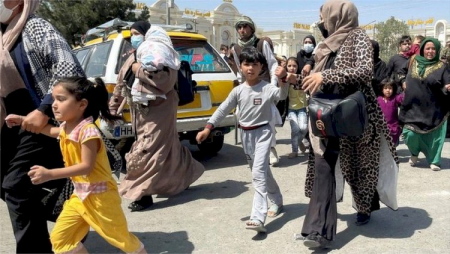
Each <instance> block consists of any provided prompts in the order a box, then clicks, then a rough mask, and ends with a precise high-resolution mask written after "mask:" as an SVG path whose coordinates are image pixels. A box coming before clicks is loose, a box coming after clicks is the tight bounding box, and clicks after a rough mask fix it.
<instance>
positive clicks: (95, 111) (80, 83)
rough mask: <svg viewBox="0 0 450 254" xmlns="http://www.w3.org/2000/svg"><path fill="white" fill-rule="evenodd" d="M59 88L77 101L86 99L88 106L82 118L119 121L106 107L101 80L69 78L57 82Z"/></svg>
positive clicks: (104, 92)
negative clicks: (62, 88)
mask: <svg viewBox="0 0 450 254" xmlns="http://www.w3.org/2000/svg"><path fill="white" fill-rule="evenodd" d="M57 85H59V86H62V87H64V89H66V90H67V91H68V92H69V93H70V94H72V95H73V96H75V99H76V100H77V101H81V100H82V99H86V100H87V102H88V105H87V107H86V110H85V111H84V114H83V116H84V118H88V117H90V116H92V118H94V120H96V119H97V118H99V117H101V118H102V119H104V120H106V121H109V122H112V121H114V120H118V119H121V118H120V117H119V116H113V115H111V113H110V112H109V107H108V100H109V96H108V91H107V90H106V86H105V83H104V82H103V80H102V79H101V78H95V81H94V82H93V81H91V80H89V79H87V78H85V77H69V78H63V79H61V80H59V82H58V84H57Z"/></svg>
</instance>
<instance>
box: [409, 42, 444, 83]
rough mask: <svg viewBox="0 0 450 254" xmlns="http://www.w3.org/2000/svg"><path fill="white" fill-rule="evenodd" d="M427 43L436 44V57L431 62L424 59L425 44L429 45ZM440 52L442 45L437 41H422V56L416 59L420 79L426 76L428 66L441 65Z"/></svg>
mask: <svg viewBox="0 0 450 254" xmlns="http://www.w3.org/2000/svg"><path fill="white" fill-rule="evenodd" d="M427 42H432V43H433V44H434V47H435V48H436V55H435V56H434V58H433V59H431V60H428V59H426V58H425V57H424V50H425V44H427ZM440 52H441V43H440V42H439V41H438V40H437V39H435V38H430V37H428V38H425V40H423V41H422V43H421V44H420V55H418V56H416V57H415V59H416V61H417V69H418V73H419V76H420V77H423V75H424V74H425V70H426V68H427V67H428V66H431V65H434V64H436V63H439V61H440V60H439V59H440V57H439V55H440Z"/></svg>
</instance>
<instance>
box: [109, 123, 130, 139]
mask: <svg viewBox="0 0 450 254" xmlns="http://www.w3.org/2000/svg"><path fill="white" fill-rule="evenodd" d="M133 135H134V132H133V128H132V127H131V125H125V126H116V127H114V137H116V138H124V137H132V136H133Z"/></svg>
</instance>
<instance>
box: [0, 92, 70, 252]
mask: <svg viewBox="0 0 450 254" xmlns="http://www.w3.org/2000/svg"><path fill="white" fill-rule="evenodd" d="M27 93H28V92H27V91H26V90H25V92H24V91H17V92H14V93H13V94H12V95H10V96H9V98H8V99H7V100H5V106H6V109H7V112H8V113H11V114H12V113H15V114H20V115H27V114H28V113H29V112H31V111H32V110H33V108H32V105H30V104H29V103H28V104H27V103H26V102H27V101H28V100H27ZM28 96H29V94H28ZM28 99H29V98H28ZM30 100H31V99H30ZM0 144H1V148H0V151H1V168H0V172H1V178H2V179H1V180H2V181H1V189H2V198H4V200H5V201H6V205H7V206H8V211H9V216H10V219H11V224H12V227H13V232H14V236H15V238H16V243H17V246H16V252H17V253H51V252H52V248H51V244H50V239H49V233H48V228H47V218H48V216H47V214H48V211H49V210H52V209H49V208H46V207H45V206H44V204H43V202H42V199H43V198H44V197H45V196H46V195H47V194H48V193H49V192H48V191H46V190H45V189H44V188H46V189H55V188H56V189H58V188H62V186H63V185H64V183H65V182H66V180H65V179H62V180H57V181H50V182H48V183H45V184H42V185H33V184H32V183H31V180H30V178H29V176H28V172H29V171H30V168H31V167H32V166H34V165H40V166H44V167H46V168H48V169H52V168H60V167H63V166H64V163H63V160H62V155H61V151H60V148H59V144H58V142H57V140H56V139H54V138H50V137H47V136H44V135H38V134H33V133H30V132H27V131H23V130H20V128H19V127H15V128H11V129H9V128H7V127H6V125H4V126H2V131H1V138H0Z"/></svg>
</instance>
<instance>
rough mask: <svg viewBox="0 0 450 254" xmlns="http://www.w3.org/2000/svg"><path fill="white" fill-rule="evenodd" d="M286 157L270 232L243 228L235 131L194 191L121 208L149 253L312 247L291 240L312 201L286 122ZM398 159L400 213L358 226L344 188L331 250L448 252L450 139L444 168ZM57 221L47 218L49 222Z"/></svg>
mask: <svg viewBox="0 0 450 254" xmlns="http://www.w3.org/2000/svg"><path fill="white" fill-rule="evenodd" d="M278 131H279V133H278V135H277V137H278V144H279V145H278V146H277V149H278V152H279V154H280V155H281V163H280V166H279V167H277V168H273V173H274V175H275V178H276V179H277V181H278V183H279V185H280V187H281V190H282V192H283V195H284V204H285V209H284V213H283V214H281V215H280V216H279V217H277V218H275V219H268V220H267V221H266V227H267V229H268V234H261V235H257V234H255V232H253V231H248V230H246V229H244V221H246V220H247V219H248V218H249V214H250V209H251V202H252V196H253V189H252V187H251V175H250V171H249V168H248V167H247V165H246V161H245V157H244V155H243V153H242V148H241V147H240V146H235V145H234V139H233V138H234V135H232V133H231V134H228V135H227V137H226V142H227V144H226V145H224V148H223V149H222V151H221V152H220V153H219V155H217V156H215V157H212V158H205V157H202V156H201V155H200V154H199V153H198V151H197V148H196V147H195V146H190V148H191V150H192V151H193V153H194V155H195V156H196V158H198V159H199V160H200V161H202V163H203V164H204V165H205V167H206V169H207V170H206V171H205V173H204V175H203V176H202V177H201V178H200V179H199V180H198V181H197V182H196V183H194V184H193V185H192V186H191V188H190V189H189V190H186V191H185V192H183V193H181V194H179V195H177V196H174V197H170V198H165V197H156V198H154V200H155V202H156V204H155V205H154V206H153V207H152V209H150V210H147V211H144V212H136V213H130V212H129V211H128V209H127V208H126V207H127V205H128V203H129V201H127V200H124V202H123V204H122V207H123V209H124V211H125V213H126V216H127V218H128V223H129V228H130V230H131V231H132V232H134V233H135V234H136V235H137V236H138V237H139V238H140V239H141V240H142V241H143V242H144V243H145V245H146V247H147V250H148V251H149V252H151V253H194V252H195V253H309V252H311V251H312V250H310V249H308V248H306V247H304V246H303V244H302V242H301V241H298V240H294V234H295V233H298V232H300V229H301V226H302V223H303V219H304V215H305V212H306V208H307V204H308V199H307V198H305V196H304V195H303V187H304V181H305V171H306V162H305V161H306V158H305V157H298V158H296V159H292V160H290V159H287V154H288V153H289V152H290V139H289V137H290V129H289V125H285V127H284V128H280V129H278ZM398 151H399V155H400V158H401V165H400V175H399V184H398V201H399V209H398V211H392V210H390V209H389V208H386V207H382V209H381V210H380V211H377V212H374V213H373V215H372V221H371V222H370V223H369V224H367V225H365V226H362V227H357V226H355V225H354V220H355V211H354V210H353V208H352V207H351V195H350V192H349V189H348V186H347V188H346V193H345V194H344V195H345V196H344V202H342V203H339V204H338V212H339V216H338V228H337V231H338V234H337V241H336V242H334V243H333V245H332V246H331V248H330V249H328V250H327V251H329V252H332V253H363V252H364V253H448V252H449V250H450V140H447V142H446V143H445V146H444V151H443V157H444V158H443V170H442V171H440V172H433V171H431V170H430V169H429V168H428V165H427V164H426V163H425V162H424V161H423V155H421V156H420V158H421V159H422V160H421V161H420V163H419V166H418V167H414V168H412V167H410V166H409V164H408V163H407V161H408V155H409V154H408V151H407V149H406V146H405V145H403V144H401V145H400V146H399V147H398ZM0 214H1V217H0V222H1V244H0V253H14V251H15V245H14V239H13V234H12V231H11V226H10V223H9V218H8V215H7V210H6V207H5V204H4V203H3V202H0ZM52 226H53V225H52V224H51V223H50V227H52ZM85 245H86V247H87V249H88V250H89V251H91V253H120V251H119V250H117V249H115V248H114V247H111V246H110V245H108V244H107V243H106V242H105V241H104V240H103V239H102V238H100V237H99V236H98V235H97V234H96V233H95V232H91V233H90V235H89V238H88V239H87V241H86V243H85Z"/></svg>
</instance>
